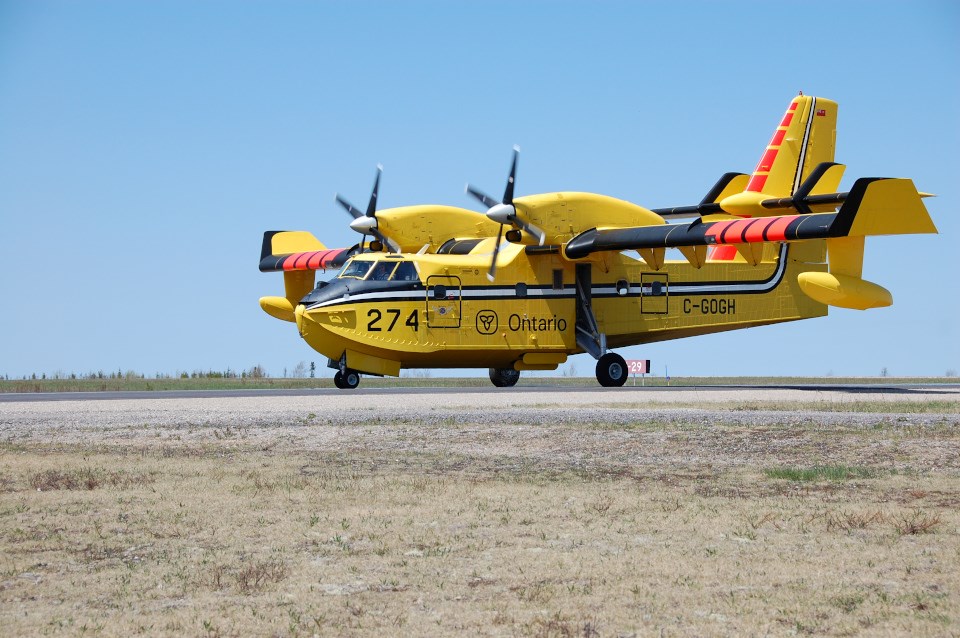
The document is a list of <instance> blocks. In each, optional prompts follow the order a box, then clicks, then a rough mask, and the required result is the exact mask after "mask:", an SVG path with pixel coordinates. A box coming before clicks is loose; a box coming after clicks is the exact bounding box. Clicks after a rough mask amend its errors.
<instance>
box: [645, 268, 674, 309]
mask: <svg viewBox="0 0 960 638" xmlns="http://www.w3.org/2000/svg"><path fill="white" fill-rule="evenodd" d="M669 292H670V285H669V281H668V276H667V273H665V272H645V273H641V274H640V312H641V313H642V314H645V315H665V314H667V301H668V298H669Z"/></svg>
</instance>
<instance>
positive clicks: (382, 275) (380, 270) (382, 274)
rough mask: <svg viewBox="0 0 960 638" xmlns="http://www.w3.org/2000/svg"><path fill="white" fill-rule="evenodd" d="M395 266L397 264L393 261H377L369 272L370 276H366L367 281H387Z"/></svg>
mask: <svg viewBox="0 0 960 638" xmlns="http://www.w3.org/2000/svg"><path fill="white" fill-rule="evenodd" d="M396 266H397V262H395V261H378V262H377V265H376V266H374V267H373V268H372V269H371V270H370V274H369V275H367V281H387V280H388V279H390V275H391V274H393V269H394V268H396Z"/></svg>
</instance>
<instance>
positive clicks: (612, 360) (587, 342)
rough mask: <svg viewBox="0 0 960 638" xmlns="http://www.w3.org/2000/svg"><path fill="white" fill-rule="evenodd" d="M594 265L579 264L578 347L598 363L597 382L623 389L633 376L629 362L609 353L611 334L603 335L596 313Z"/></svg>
mask: <svg viewBox="0 0 960 638" xmlns="http://www.w3.org/2000/svg"><path fill="white" fill-rule="evenodd" d="M590 268H591V266H590V264H577V271H576V285H577V323H576V327H575V330H576V335H577V345H578V346H580V347H581V348H582V349H583V350H584V351H586V352H589V353H590V354H591V355H593V358H594V359H596V360H597V381H599V382H600V385H602V386H603V387H605V388H619V387H620V386H622V385H623V384H624V383H626V382H627V377H628V376H630V374H629V371H628V370H627V362H626V361H624V360H623V357H621V356H620V355H618V354H617V353H616V352H608V351H607V335H605V334H603V333H602V332H600V328H599V326H598V325H597V318H596V316H594V314H593V303H592V300H591V290H592V284H591V280H592V277H591V272H590Z"/></svg>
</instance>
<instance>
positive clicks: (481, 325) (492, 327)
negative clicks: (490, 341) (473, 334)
mask: <svg viewBox="0 0 960 638" xmlns="http://www.w3.org/2000/svg"><path fill="white" fill-rule="evenodd" d="M499 323H500V322H499V321H498V320H497V313H495V312H494V311H492V310H481V311H480V312H478V313H477V332H479V333H480V334H482V335H492V334H493V333H494V332H496V331H497V328H498V327H499Z"/></svg>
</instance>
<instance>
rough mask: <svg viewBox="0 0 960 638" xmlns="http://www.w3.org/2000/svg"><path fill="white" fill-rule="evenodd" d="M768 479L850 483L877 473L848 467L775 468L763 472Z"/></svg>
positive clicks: (863, 468) (866, 469)
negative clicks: (852, 480)
mask: <svg viewBox="0 0 960 638" xmlns="http://www.w3.org/2000/svg"><path fill="white" fill-rule="evenodd" d="M763 473H764V474H766V476H767V478H772V479H784V480H787V481H799V482H810V481H849V480H851V479H858V478H871V477H873V476H875V475H876V472H875V471H874V470H872V469H870V468H866V467H850V466H847V465H815V466H813V467H806V468H800V467H774V468H768V469H766V470H764V472H763Z"/></svg>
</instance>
